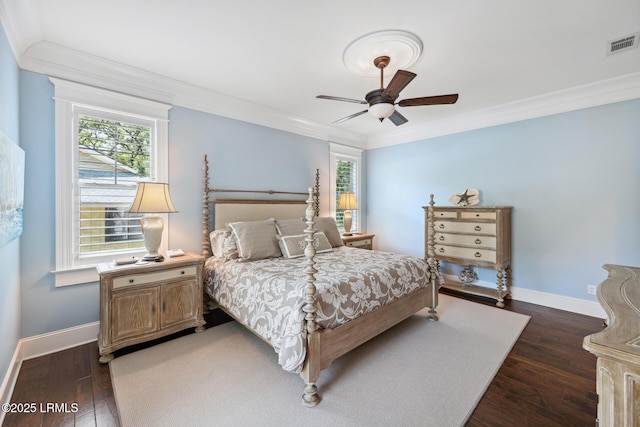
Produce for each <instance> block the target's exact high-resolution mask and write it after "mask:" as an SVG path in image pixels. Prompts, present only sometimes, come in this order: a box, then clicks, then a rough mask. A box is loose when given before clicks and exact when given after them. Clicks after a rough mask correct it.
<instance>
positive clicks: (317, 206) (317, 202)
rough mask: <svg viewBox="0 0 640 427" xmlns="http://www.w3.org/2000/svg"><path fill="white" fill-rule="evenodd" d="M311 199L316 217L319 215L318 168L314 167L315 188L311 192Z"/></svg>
mask: <svg viewBox="0 0 640 427" xmlns="http://www.w3.org/2000/svg"><path fill="white" fill-rule="evenodd" d="M313 201H314V206H315V208H316V217H319V216H320V169H316V188H315V191H314V192H313Z"/></svg>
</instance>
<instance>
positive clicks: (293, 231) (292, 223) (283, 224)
mask: <svg viewBox="0 0 640 427" xmlns="http://www.w3.org/2000/svg"><path fill="white" fill-rule="evenodd" d="M305 228H307V223H306V222H304V221H303V220H302V219H301V218H295V219H277V220H276V229H277V230H278V234H280V235H281V236H298V235H300V234H304V229H305Z"/></svg>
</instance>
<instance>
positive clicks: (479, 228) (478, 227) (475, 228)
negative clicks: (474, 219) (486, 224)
mask: <svg viewBox="0 0 640 427" xmlns="http://www.w3.org/2000/svg"><path fill="white" fill-rule="evenodd" d="M473 229H474V230H476V231H480V230H482V228H481V227H480V226H479V225H476V226H475V227H473Z"/></svg>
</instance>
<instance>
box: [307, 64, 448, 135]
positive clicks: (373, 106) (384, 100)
mask: <svg viewBox="0 0 640 427" xmlns="http://www.w3.org/2000/svg"><path fill="white" fill-rule="evenodd" d="M390 60H391V59H390V58H389V57H388V56H378V57H377V58H376V59H374V60H373V65H375V66H376V68H378V69H380V89H375V90H372V91H371V92H369V93H367V94H366V95H365V99H366V101H362V100H360V99H353V98H342V97H338V96H328V95H318V96H316V98H319V99H330V100H334V101H344V102H353V103H356V104H369V108H368V109H366V110H363V111H359V112H357V113H355V114H351V115H350V116H347V117H343V118H341V119H339V120H336V121H335V122H333V123H342V122H344V121H347V120H349V119H353V118H354V117H358V116H360V115H362V114H364V113H366V112H369V114H371V115H372V116H373V117H375V118H377V119H379V120H380V121H383V120H384V119H386V118H388V119H389V120H391V121H392V122H393V124H394V125H396V126H400V125H402V124H404V123H406V122H407V121H408V120H407V118H406V117H404V116H403V115H402V114H400V113H399V112H398V111H397V110H396V108H395V106H396V105H399V106H400V107H415V106H419V105H439V104H455V102H456V101H457V100H458V94H457V93H456V94H451V95H438V96H425V97H422V98H410V99H403V100H402V101H400V102H397V103H396V100H397V99H398V96H399V95H400V91H401V90H402V89H404V88H405V87H406V86H407V85H408V84H409V82H411V80H413V78H414V77H415V76H416V74H414V73H412V72H410V71H405V70H398V71H396V74H395V75H394V76H393V78H392V79H391V81H390V82H389V85H388V86H387V87H386V88H385V87H384V69H385V67H386V66H387V65H389V61H390Z"/></svg>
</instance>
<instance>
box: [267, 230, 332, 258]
mask: <svg viewBox="0 0 640 427" xmlns="http://www.w3.org/2000/svg"><path fill="white" fill-rule="evenodd" d="M306 238H307V235H306V234H298V235H296V236H278V244H279V245H280V250H281V251H282V255H283V256H284V257H285V258H298V257H301V256H304V248H306V247H307V242H306V240H305V239H306ZM313 246H314V248H315V249H316V253H322V252H330V251H331V250H332V248H331V244H330V243H329V240H328V239H327V236H326V235H325V234H324V233H323V232H317V233H315V234H314V241H313Z"/></svg>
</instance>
